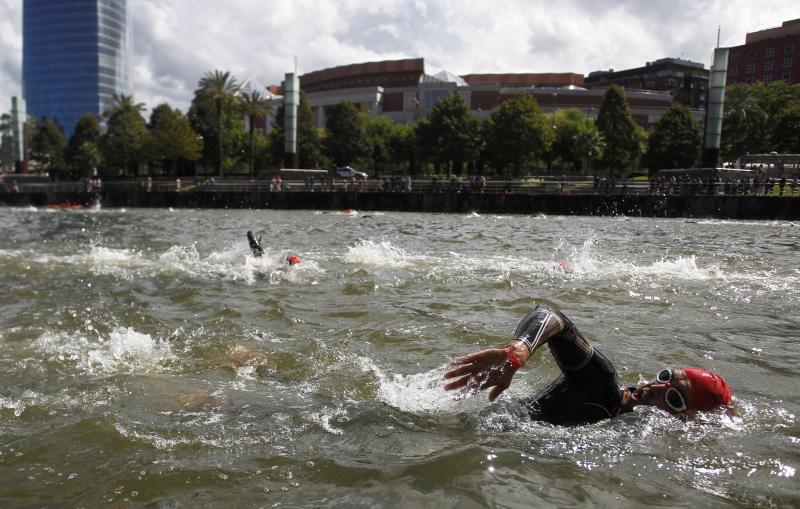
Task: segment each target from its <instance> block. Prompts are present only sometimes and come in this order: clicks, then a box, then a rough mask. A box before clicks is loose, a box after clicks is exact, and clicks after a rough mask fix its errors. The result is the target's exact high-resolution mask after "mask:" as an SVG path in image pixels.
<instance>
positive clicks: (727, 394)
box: [683, 368, 731, 410]
mask: <svg viewBox="0 0 800 509" xmlns="http://www.w3.org/2000/svg"><path fill="white" fill-rule="evenodd" d="M683 373H684V374H685V375H686V378H688V379H689V381H690V382H691V384H692V406H691V408H692V409H693V410H711V409H713V408H716V407H718V406H720V405H727V404H729V403H730V402H731V388H730V387H729V386H728V383H727V382H725V380H724V379H723V378H722V377H721V376H719V375H718V374H716V373H714V372H713V371H709V370H707V369H702V368H684V369H683Z"/></svg>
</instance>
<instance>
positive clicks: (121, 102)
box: [103, 94, 145, 119]
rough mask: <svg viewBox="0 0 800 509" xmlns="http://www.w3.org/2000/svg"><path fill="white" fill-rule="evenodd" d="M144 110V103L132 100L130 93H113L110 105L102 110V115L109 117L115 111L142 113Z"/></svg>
mask: <svg viewBox="0 0 800 509" xmlns="http://www.w3.org/2000/svg"><path fill="white" fill-rule="evenodd" d="M144 110H145V105H144V103H137V102H133V96H132V95H125V94H114V96H113V97H112V102H111V107H110V108H108V109H107V110H106V111H104V112H103V117H105V118H106V119H108V118H110V117H111V116H112V115H114V114H116V113H122V112H128V111H134V112H136V113H142V112H143V111H144Z"/></svg>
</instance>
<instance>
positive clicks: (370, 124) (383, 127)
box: [362, 114, 400, 175]
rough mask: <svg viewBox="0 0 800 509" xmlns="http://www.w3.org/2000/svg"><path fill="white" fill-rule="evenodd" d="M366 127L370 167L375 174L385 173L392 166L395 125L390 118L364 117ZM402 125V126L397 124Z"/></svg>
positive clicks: (380, 116)
mask: <svg viewBox="0 0 800 509" xmlns="http://www.w3.org/2000/svg"><path fill="white" fill-rule="evenodd" d="M362 117H363V118H364V126H365V129H366V133H367V152H368V153H367V159H368V160H369V164H368V166H369V167H370V168H371V169H372V171H373V173H374V174H376V175H377V174H378V173H384V172H386V171H388V170H389V167H390V166H392V163H393V162H394V161H392V158H393V157H392V150H391V143H392V137H393V136H394V133H395V123H394V122H392V119H390V118H389V117H384V116H382V115H379V116H375V117H373V116H369V115H363V114H362ZM397 125H400V124H397Z"/></svg>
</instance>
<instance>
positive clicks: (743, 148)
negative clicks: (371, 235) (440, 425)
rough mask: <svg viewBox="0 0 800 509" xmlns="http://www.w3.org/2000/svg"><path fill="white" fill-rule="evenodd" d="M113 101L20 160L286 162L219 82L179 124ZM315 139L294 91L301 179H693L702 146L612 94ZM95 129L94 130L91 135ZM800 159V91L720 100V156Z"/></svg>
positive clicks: (729, 93) (244, 172)
mask: <svg viewBox="0 0 800 509" xmlns="http://www.w3.org/2000/svg"><path fill="white" fill-rule="evenodd" d="M143 112H144V105H143V104H141V103H136V102H135V101H134V99H133V97H131V96H126V95H117V96H114V101H113V104H112V106H111V108H109V110H108V111H106V112H104V113H103V115H102V119H98V118H96V117H95V116H94V115H88V114H87V115H84V116H83V117H82V118H81V119H80V120H79V121H78V123H77V124H76V126H75V129H74V132H73V134H72V136H71V137H70V138H69V140H65V138H64V136H63V133H62V131H61V129H60V127H59V126H58V125H57V124H56V123H55V122H53V121H52V120H49V119H39V120H35V121H34V122H33V126H32V131H31V132H32V136H31V143H30V145H31V158H32V159H33V160H34V161H35V162H36V163H38V165H39V166H40V167H42V168H45V169H46V170H47V171H50V173H51V174H52V175H54V176H57V177H61V178H81V177H86V176H89V175H91V174H92V172H93V171H94V170H95V168H97V169H99V170H100V174H101V175H106V176H123V177H139V176H142V175H151V174H152V175H166V176H179V175H192V174H195V172H196V171H197V168H198V166H199V167H201V168H203V169H204V171H203V174H204V175H216V176H220V177H222V176H226V175H229V176H230V175H236V176H239V177H252V176H255V175H256V174H257V173H258V172H259V171H260V170H265V169H270V168H279V167H281V166H282V164H283V163H284V161H285V154H284V143H283V142H284V131H283V119H284V111H283V106H279V107H278V108H277V109H276V111H274V119H273V125H272V129H271V130H270V132H269V133H266V132H265V129H263V127H262V126H263V125H264V119H265V118H267V117H269V116H270V115H272V113H273V108H272V104H271V101H270V100H269V98H268V97H267V96H265V95H263V94H262V93H261V92H260V91H257V90H246V89H245V88H244V87H242V85H241V83H240V82H239V81H238V79H237V78H236V77H235V76H233V75H232V74H230V73H228V72H223V71H213V72H209V73H206V74H205V75H204V76H203V78H202V79H200V80H199V82H198V87H197V90H196V91H195V93H194V97H193V99H192V102H191V106H190V108H189V111H188V112H187V114H185V115H184V114H183V113H182V112H181V111H180V110H178V109H174V108H172V107H170V106H169V105H168V104H159V105H158V106H156V107H155V108H153V110H152V111H151V113H150V117H149V120H145V118H144V116H143ZM325 116H326V125H325V127H323V128H319V129H318V128H316V127H315V122H314V117H313V113H312V111H311V108H310V107H309V104H308V100H307V98H306V96H305V94H304V93H302V92H301V94H300V104H299V111H298V155H299V162H300V167H301V168H319V169H329V168H333V167H337V166H345V165H351V166H354V167H356V168H357V169H360V170H364V171H367V172H369V173H371V174H372V175H383V174H410V175H416V174H423V173H426V174H427V173H437V174H446V175H451V174H456V175H465V174H486V175H498V176H520V175H523V174H530V173H546V172H554V173H555V172H557V173H558V174H561V173H573V174H574V173H577V174H608V175H617V176H620V175H628V174H630V173H632V172H641V173H645V172H647V171H648V170H649V171H655V170H659V169H664V168H690V167H695V166H696V165H697V164H698V163H699V160H700V156H701V153H700V152H701V148H702V135H701V132H700V129H699V127H698V124H697V122H696V121H695V119H694V116H693V114H692V112H691V110H689V109H688V108H687V107H686V106H684V105H682V104H680V103H677V102H675V103H673V105H672V106H671V107H670V108H669V110H668V111H667V112H666V113H665V114H664V115H663V116H662V117H661V118H660V119H659V121H658V122H657V123H656V124H655V126H654V128H653V130H652V131H648V130H646V129H644V128H642V127H641V126H639V125H638V124H637V123H636V122H635V121H634V119H633V118H632V116H631V114H630V112H629V110H628V106H627V103H626V100H625V96H624V93H623V91H622V89H620V88H619V87H617V86H612V87H610V88H609V89H608V90H607V91H606V93H605V95H604V97H603V101H602V104H601V106H600V109H599V111H598V115H597V119H596V120H594V119H592V118H590V117H588V116H587V115H585V114H584V113H583V112H582V111H581V110H579V109H564V110H559V111H556V112H554V113H552V114H545V113H543V112H541V110H540V109H539V106H538V104H537V102H536V99H535V98H534V97H533V95H532V94H526V93H521V94H518V95H516V96H514V97H512V98H509V99H507V100H505V101H503V102H502V103H501V104H500V106H498V107H497V108H495V109H494V110H493V111H492V112H491V113H490V114H489V116H488V117H487V118H486V119H485V120H483V121H481V120H479V119H478V118H477V117H476V116H475V115H474V114H473V113H472V112H471V111H470V108H469V106H468V105H467V104H466V103H465V102H464V100H463V99H462V97H461V96H460V95H458V94H457V93H454V94H452V95H449V96H447V97H445V98H443V99H440V100H439V101H438V102H437V103H436V104H435V105H434V106H433V108H432V110H431V112H430V114H429V115H427V116H425V117H423V118H421V119H419V120H418V121H417V122H416V124H413V125H410V124H395V123H394V122H392V121H391V120H390V119H389V118H387V117H384V116H372V115H368V114H365V113H362V112H360V111H359V110H358V108H357V107H356V106H355V105H354V104H352V103H350V102H346V101H343V102H341V103H339V104H336V105H333V106H330V107H327V108H326V110H325ZM100 120H102V121H103V123H104V124H105V125H104V129H101V124H100ZM771 151H777V152H784V153H800V85H791V84H787V83H784V82H774V83H770V84H769V85H763V84H760V83H757V84H752V85H749V84H736V85H731V86H729V87H728V88H727V90H726V104H725V116H724V121H723V138H722V157H723V160H725V161H733V160H735V159H736V158H738V157H739V156H741V155H743V154H746V153H766V152H771Z"/></svg>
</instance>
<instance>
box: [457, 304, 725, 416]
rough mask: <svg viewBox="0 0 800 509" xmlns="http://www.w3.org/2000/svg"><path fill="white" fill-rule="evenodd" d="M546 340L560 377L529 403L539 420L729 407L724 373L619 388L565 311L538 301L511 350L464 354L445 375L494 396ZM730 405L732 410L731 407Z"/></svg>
mask: <svg viewBox="0 0 800 509" xmlns="http://www.w3.org/2000/svg"><path fill="white" fill-rule="evenodd" d="M544 344H546V345H547V346H548V348H549V349H550V353H552V354H553V357H554V358H555V360H556V363H558V366H559V367H560V368H561V372H562V377H561V378H559V379H558V380H556V381H555V382H553V384H551V385H550V387H548V389H547V390H545V392H544V393H543V394H541V395H539V396H536V397H533V398H529V399H526V400H523V401H522V403H523V404H524V405H525V406H526V407H527V409H528V411H529V413H530V416H531V418H532V419H534V420H541V421H547V422H550V423H553V424H566V425H569V424H586V423H592V422H597V421H600V420H602V419H608V418H610V417H615V416H617V415H619V414H620V413H625V412H630V411H631V410H633V407H635V406H638V405H649V406H655V407H657V408H660V409H662V410H665V411H667V412H669V413H671V414H673V415H676V416H687V417H691V416H693V415H694V413H695V412H697V411H698V410H712V409H714V408H718V407H720V406H728V405H730V401H731V396H730V388H729V387H728V384H727V383H726V382H725V380H723V379H722V377H721V376H719V375H717V374H716V373H714V372H711V371H708V370H705V369H700V368H684V369H664V370H662V371H661V372H660V373H658V375H657V376H656V379H655V380H653V381H652V382H649V383H646V384H643V385H641V386H640V387H629V388H622V387H620V386H619V381H618V378H617V371H616V369H614V366H613V364H611V362H610V361H609V360H608V359H607V358H606V357H605V356H604V355H603V354H602V353H600V351H598V350H597V349H596V348H594V347H593V346H592V345H591V344H590V343H589V342H588V341H587V340H586V338H584V337H583V335H582V334H581V333H580V331H578V329H577V328H576V327H575V325H573V323H572V322H571V321H570V320H569V319H568V318H567V317H566V316H564V314H563V313H561V312H559V311H556V310H554V309H553V308H551V307H550V306H547V305H543V304H539V305H537V306H536V307H535V308H534V309H533V311H531V312H530V313H529V314H528V315H527V316H526V317H525V318H523V319H522V321H521V322H520V323H519V325H518V326H517V330H516V332H514V336H513V338H512V339H511V341H510V342H509V343H508V345H507V346H506V347H505V348H495V349H489V350H482V351H480V352H477V353H474V354H471V355H467V356H465V357H459V358H457V359H455V360H454V361H453V364H454V365H455V366H456V367H454V368H453V369H451V370H450V371H448V372H447V373H445V375H444V377H445V378H446V379H451V378H454V379H455V380H453V381H451V382H449V383H447V384H445V390H453V389H459V388H462V387H470V388H479V389H480V390H484V389H489V388H491V389H492V390H491V391H490V392H489V400H490V401H494V400H495V398H497V396H499V395H500V393H502V392H503V391H504V390H506V389H507V388H508V387H509V385H510V384H511V379H512V378H513V376H514V373H516V371H517V370H518V369H519V368H521V367H522V366H523V365H524V364H525V363H526V362H527V360H528V359H529V358H530V356H531V355H532V354H533V352H535V351H536V349H538V348H539V347H541V346H542V345H544ZM729 408H730V407H729Z"/></svg>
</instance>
